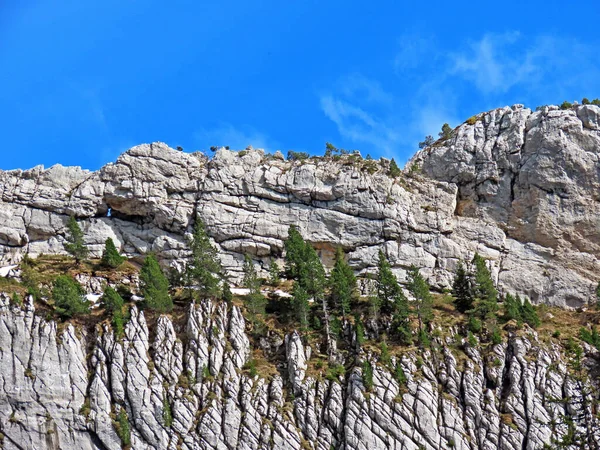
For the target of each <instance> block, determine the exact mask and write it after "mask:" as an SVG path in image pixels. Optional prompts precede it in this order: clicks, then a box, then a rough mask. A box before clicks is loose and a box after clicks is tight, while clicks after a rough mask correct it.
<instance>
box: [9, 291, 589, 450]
mask: <svg viewBox="0 0 600 450" xmlns="http://www.w3.org/2000/svg"><path fill="white" fill-rule="evenodd" d="M151 329H152V331H150V330H149V326H148V323H147V321H146V319H145V317H144V313H143V312H140V311H138V310H137V309H136V308H135V307H134V308H133V309H132V310H131V319H130V321H129V322H128V324H127V325H126V328H125V331H124V335H123V336H115V335H114V334H113V332H112V331H111V329H110V328H109V327H108V326H102V325H98V327H97V328H96V329H95V330H88V332H85V331H80V329H76V328H75V327H74V326H73V325H65V326H57V324H56V323H55V322H47V321H45V320H43V319H41V318H39V317H38V316H36V315H35V314H34V307H33V304H32V303H31V301H30V300H28V301H26V304H25V306H24V308H20V307H15V306H10V305H9V301H8V298H5V297H4V296H1V297H0V433H1V434H0V447H1V448H3V449H5V450H16V449H24V448H27V449H38V450H42V449H59V448H64V449H66V448H77V449H109V450H113V449H114V450H117V449H121V448H122V445H124V444H125V445H126V446H127V445H130V446H131V448H134V449H136V450H138V449H173V450H175V449H177V450H186V449H190V450H191V449H258V448H260V449H295V450H300V449H322V450H330V449H332V448H335V449H347V450H350V449H365V450H366V449H369V450H373V449H398V450H405V449H406V450H418V449H426V450H437V449H440V448H455V449H461V450H467V449H472V450H474V449H490V450H491V449H506V450H508V449H514V450H521V449H527V450H534V449H541V448H565V449H576V448H598V445H599V442H598V436H599V434H598V425H599V423H598V418H597V416H596V414H595V412H596V407H597V405H596V400H595V395H594V392H596V389H597V386H595V384H593V383H592V382H591V381H590V379H589V378H587V377H584V376H582V374H583V373H584V371H587V368H588V366H589V367H592V368H593V367H595V365H596V363H595V362H594V359H595V358H596V354H595V350H592V349H590V348H587V355H583V356H582V355H579V354H578V353H577V352H575V353H572V354H568V355H566V354H565V353H564V351H563V350H562V349H561V347H560V346H559V345H557V343H556V342H558V341H556V342H554V343H553V342H541V341H540V340H539V339H538V336H537V335H536V333H535V332H533V331H531V330H525V331H524V332H519V334H516V333H513V332H511V333H509V338H508V341H507V342H504V343H501V344H498V345H493V346H490V347H488V348H484V347H483V346H481V347H480V346H479V345H473V344H468V343H466V342H463V341H462V340H460V341H456V342H455V341H454V339H455V338H450V337H448V338H442V337H439V338H435V340H434V343H433V346H432V348H433V349H435V350H427V351H424V352H419V351H417V350H410V349H408V350H407V351H406V352H404V353H403V354H402V355H401V356H399V355H398V356H397V357H395V356H392V358H391V361H389V362H382V361H377V359H376V356H375V355H374V354H370V353H369V352H368V351H367V352H364V353H363V354H362V356H361V358H362V359H363V360H369V361H370V363H371V367H372V368H373V384H372V386H370V387H368V388H367V387H365V383H364V381H363V379H364V374H363V373H362V371H361V368H360V367H361V364H360V363H359V364H357V365H356V366H355V367H354V368H353V369H351V370H350V371H348V372H347V373H346V374H345V375H344V374H336V375H333V376H329V377H324V376H322V374H315V372H314V371H311V370H310V368H309V364H310V362H311V360H314V359H315V358H318V355H316V354H315V350H314V349H312V350H311V348H309V347H307V346H306V345H304V344H303V342H302V339H301V338H300V336H299V335H298V334H297V333H291V334H289V335H287V336H285V340H284V341H279V342H277V343H275V344H274V345H275V348H274V351H275V352H276V353H278V354H280V355H281V357H280V358H279V360H280V363H278V364H277V365H276V366H273V367H275V369H273V367H271V368H270V369H269V370H271V371H272V373H271V374H270V375H269V376H268V377H267V376H265V374H264V373H263V372H264V371H265V370H266V369H265V367H262V366H259V367H258V370H256V369H252V370H248V364H247V363H248V361H249V360H250V359H251V358H252V351H251V347H250V344H249V339H248V336H247V335H246V332H245V323H244V319H243V317H242V315H241V313H240V310H239V309H238V308H237V307H235V306H234V307H228V306H226V305H225V304H215V303H211V302H208V301H205V302H202V303H201V304H199V305H191V306H190V307H189V311H188V313H187V314H186V315H185V317H184V318H181V319H178V320H176V321H173V320H171V319H170V318H168V317H166V316H162V317H160V318H158V319H157V320H155V322H154V324H153V326H152V327H151ZM397 364H399V365H400V366H401V367H402V369H403V373H404V379H400V380H399V379H398V377H397V376H394V375H393V374H392V372H391V371H390V369H389V368H390V367H393V366H396V365H397ZM253 370H254V372H256V373H253ZM323 372H325V371H323Z"/></svg>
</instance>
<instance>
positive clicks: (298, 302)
mask: <svg viewBox="0 0 600 450" xmlns="http://www.w3.org/2000/svg"><path fill="white" fill-rule="evenodd" d="M309 308H310V306H309V304H308V293H307V292H306V290H304V288H303V287H302V286H300V284H298V283H295V284H294V288H293V291H292V309H293V311H294V315H295V317H296V318H297V319H298V321H299V322H300V326H301V327H302V328H304V329H306V328H308V312H309Z"/></svg>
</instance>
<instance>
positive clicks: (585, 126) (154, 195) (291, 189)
mask: <svg viewBox="0 0 600 450" xmlns="http://www.w3.org/2000/svg"><path fill="white" fill-rule="evenodd" d="M599 117H600V108H599V107H597V106H593V105H585V106H576V107H574V108H572V109H571V110H565V111H562V110H557V109H556V108H547V109H545V110H543V111H538V112H531V110H529V109H526V108H522V107H521V106H518V105H517V106H514V107H512V108H502V109H498V110H494V111H491V112H489V113H485V114H481V115H479V116H477V117H475V118H473V119H472V120H469V121H468V122H466V123H464V124H463V125H461V126H460V127H458V128H457V129H456V130H455V131H454V133H453V135H452V137H451V138H450V139H447V140H441V141H438V142H437V143H435V144H434V145H433V146H432V147H430V148H427V149H425V150H424V151H421V152H420V153H418V154H417V155H416V156H415V158H414V159H413V160H412V162H411V164H413V163H414V164H418V165H419V167H420V170H421V171H422V174H419V173H418V172H419V170H412V171H407V172H406V173H405V174H403V175H402V176H400V177H397V178H393V177H390V176H388V163H387V162H386V161H385V160H383V161H366V160H362V159H360V158H359V157H357V156H355V155H348V156H342V157H334V158H311V159H308V160H304V161H293V162H291V161H284V160H283V158H280V157H277V156H268V155H264V153H263V152H261V151H255V150H250V151H243V152H239V153H236V152H231V151H227V150H225V149H221V150H219V151H218V152H217V154H216V155H215V156H214V158H212V159H211V160H209V159H208V158H206V157H205V156H203V155H201V154H186V153H182V152H178V151H175V150H172V149H170V148H168V147H167V146H166V145H164V144H160V143H155V144H150V145H141V146H138V147H134V148H132V149H131V150H129V151H128V152H126V153H125V154H123V155H121V157H119V159H118V160H117V161H116V162H115V163H113V164H108V165H107V166H105V167H103V168H102V169H101V170H99V171H98V172H88V171H84V170H81V169H79V168H65V167H61V166H53V167H51V168H49V169H43V168H42V167H36V168H34V169H31V170H27V171H20V170H18V171H9V172H0V192H1V196H0V262H1V263H3V264H9V263H12V262H14V261H17V260H19V259H20V258H21V257H22V256H23V254H25V253H26V252H29V253H30V254H31V255H36V254H40V253H60V252H62V251H63V247H62V240H63V236H64V232H65V224H66V221H67V218H68V216H69V215H75V216H76V217H78V218H79V219H81V220H82V227H83V228H84V231H85V233H86V239H87V243H88V244H89V246H90V248H91V249H92V250H93V252H95V254H96V255H97V254H99V252H100V251H101V248H102V244H103V242H104V240H105V239H106V237H112V238H113V239H114V240H115V242H116V243H117V244H118V246H120V247H121V249H122V250H123V251H124V252H125V253H127V254H128V255H129V256H135V255H140V254H144V253H147V252H148V251H154V252H156V253H157V254H158V255H160V257H162V258H164V259H165V260H167V261H176V260H177V259H180V258H182V257H185V256H186V255H187V254H186V245H185V233H186V232H189V231H190V227H191V224H192V223H193V221H194V219H195V217H196V215H198V216H200V217H201V218H202V219H203V220H204V222H205V223H206V224H207V227H208V229H209V232H210V233H211V235H212V237H213V238H214V239H215V241H216V243H217V244H218V245H219V247H220V250H222V254H223V255H224V257H223V263H224V265H225V266H226V268H227V269H228V270H230V271H232V272H233V273H235V272H236V271H237V272H238V273H239V270H240V267H241V262H242V254H243V253H250V254H252V255H253V256H254V257H255V258H256V259H257V260H259V261H261V262H262V264H263V267H264V268H266V267H267V265H268V262H269V260H270V258H272V257H275V258H278V257H280V256H281V253H282V249H283V239H284V238H285V236H286V233H287V229H288V226H289V225H290V224H296V225H297V226H298V227H299V228H300V230H301V231H302V233H303V235H304V236H305V237H306V238H307V239H308V240H309V241H310V242H312V243H313V244H314V245H315V246H316V247H317V248H319V249H320V250H321V253H322V256H323V258H324V260H325V261H327V259H328V256H330V255H331V252H332V249H333V247H334V246H337V245H341V246H343V247H344V249H345V250H346V251H347V253H349V257H350V263H351V264H352V266H353V267H354V268H355V269H356V270H357V271H358V272H359V273H361V274H364V273H367V272H372V271H373V268H374V266H375V261H376V257H377V253H378V250H379V249H380V248H383V249H384V250H385V252H386V254H387V255H388V258H389V259H390V261H391V263H392V265H393V267H394V270H395V272H396V274H397V275H398V276H399V278H400V279H404V278H405V273H406V272H405V270H406V268H407V267H408V266H409V265H410V264H413V263H414V264H416V265H417V266H419V267H421V268H422V269H423V272H424V274H426V276H427V277H428V279H429V281H430V282H431V283H432V284H433V285H434V286H437V287H439V288H444V287H448V286H449V283H450V281H451V277H452V273H453V272H454V270H455V268H456V265H457V262H458V261H459V260H460V259H470V258H471V257H472V254H473V253H474V252H475V251H478V252H479V253H481V254H482V255H483V256H485V257H486V258H487V259H489V260H490V261H492V262H493V271H494V275H495V277H496V278H497V281H498V285H499V287H500V288H501V289H503V290H505V291H506V292H514V293H519V294H521V295H524V296H527V297H529V298H530V299H531V300H532V301H533V302H534V303H547V304H553V305H561V306H569V307H577V306H581V305H583V304H585V303H587V302H588V301H589V300H590V299H591V298H592V297H593V291H594V288H595V285H596V283H597V275H596V274H597V273H598V269H600V265H599V262H598V257H599V250H600V247H599V246H600V242H599V240H598V229H599V228H598V222H599V220H598V212H597V211H598V208H597V207H596V206H597V205H596V203H597V198H598V194H597V191H598V189H597V188H598V183H599V181H598V177H599V172H598V152H599V149H600V130H599V125H598V124H599V123H600V119H599Z"/></svg>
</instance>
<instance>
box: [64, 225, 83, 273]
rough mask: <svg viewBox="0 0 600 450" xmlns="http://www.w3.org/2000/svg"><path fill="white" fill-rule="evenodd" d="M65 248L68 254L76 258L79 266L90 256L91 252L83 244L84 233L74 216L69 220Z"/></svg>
mask: <svg viewBox="0 0 600 450" xmlns="http://www.w3.org/2000/svg"><path fill="white" fill-rule="evenodd" d="M63 246H64V248H65V250H66V251H67V253H69V254H70V255H71V256H73V257H74V258H75V262H76V263H77V264H78V265H79V264H80V263H81V261H83V260H85V259H86V258H87V256H88V253H89V251H88V249H87V247H86V246H85V244H84V242H83V231H81V228H80V227H79V224H78V223H77V220H75V217H73V216H71V217H70V218H69V222H68V223H67V234H66V236H65V243H64V244H63Z"/></svg>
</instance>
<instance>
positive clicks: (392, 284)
mask: <svg viewBox="0 0 600 450" xmlns="http://www.w3.org/2000/svg"><path fill="white" fill-rule="evenodd" d="M376 286H377V298H378V299H379V301H380V303H381V312H383V313H384V314H390V313H391V312H392V311H393V310H394V309H395V305H394V303H395V301H396V298H397V297H398V296H399V294H400V293H402V289H401V288H400V285H399V284H398V280H397V279H396V277H395V276H394V274H393V273H392V268H391V266H390V263H389V262H388V260H387V258H386V256H385V254H384V253H383V251H382V250H379V261H378V263H377V275H376Z"/></svg>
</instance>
